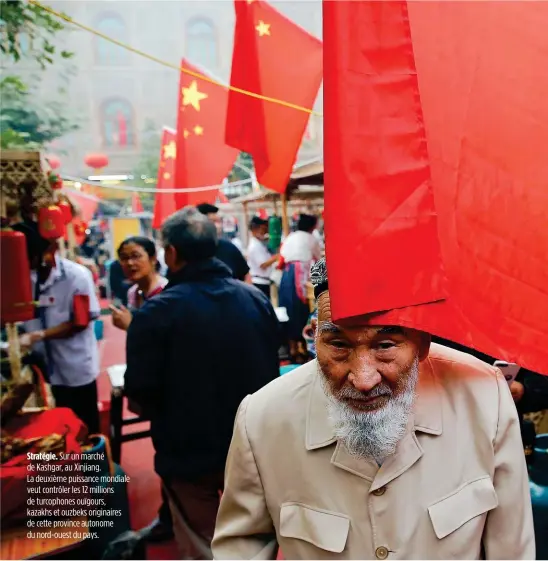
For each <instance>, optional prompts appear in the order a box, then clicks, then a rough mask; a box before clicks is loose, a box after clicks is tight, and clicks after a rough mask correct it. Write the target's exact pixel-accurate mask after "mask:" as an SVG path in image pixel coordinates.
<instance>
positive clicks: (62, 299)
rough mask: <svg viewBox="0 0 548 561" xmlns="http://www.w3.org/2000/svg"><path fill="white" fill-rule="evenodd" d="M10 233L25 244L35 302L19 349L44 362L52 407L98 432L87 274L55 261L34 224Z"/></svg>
mask: <svg viewBox="0 0 548 561" xmlns="http://www.w3.org/2000/svg"><path fill="white" fill-rule="evenodd" d="M13 229H14V230H18V231H20V232H22V233H23V234H24V235H25V237H26V238H27V253H28V257H29V261H30V265H31V269H32V271H31V280H32V287H33V292H34V296H35V298H34V299H35V300H36V301H37V308H36V318H35V319H34V320H31V321H28V322H25V324H24V327H25V331H26V334H25V335H24V336H23V337H22V343H23V344H24V345H26V346H31V347H32V348H33V350H35V351H37V352H39V353H40V354H41V355H42V356H44V357H45V360H46V363H47V367H48V378H49V382H50V384H51V389H52V393H53V396H54V398H55V403H56V405H57V406H58V407H69V408H70V409H72V410H73V411H74V413H75V414H76V415H77V416H78V417H80V419H82V421H84V423H86V425H87V426H88V430H89V432H90V433H96V432H99V411H98V407H97V381H96V379H97V377H98V376H99V353H98V348H97V340H96V339H95V334H94V330H93V320H94V319H96V318H97V317H99V314H100V312H101V308H100V306H99V301H98V300H97V295H96V293H95V286H94V284H93V278H92V275H91V272H90V271H89V270H88V269H86V268H85V267H83V266H82V265H78V264H77V263H75V262H73V261H69V260H68V259H63V258H61V257H59V256H56V255H55V254H54V252H53V250H52V248H53V247H54V245H52V244H51V242H50V241H48V240H45V239H44V238H42V237H41V236H40V234H39V231H38V226H37V225H36V223H34V222H24V223H21V224H16V225H14V226H13ZM53 243H55V242H53ZM46 256H47V258H46Z"/></svg>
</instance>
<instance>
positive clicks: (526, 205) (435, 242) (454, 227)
mask: <svg viewBox="0 0 548 561" xmlns="http://www.w3.org/2000/svg"><path fill="white" fill-rule="evenodd" d="M547 27H548V3H546V2H495V3H492V2H409V3H407V2H404V1H391V2H367V1H364V2H352V1H339V2H330V1H327V0H326V1H324V66H325V75H324V91H325V100H324V111H325V191H326V213H325V219H326V232H327V258H328V267H329V282H330V292H331V299H332V311H333V314H334V317H335V319H342V318H345V317H351V316H364V315H365V314H374V315H369V316H365V317H364V320H367V321H368V322H369V323H371V324H400V325H405V326H408V327H413V328H416V329H421V330H424V331H428V332H430V333H433V334H436V335H439V336H441V337H444V338H447V339H451V340H454V341H457V342H459V343H462V344H464V345H467V346H470V347H473V348H476V349H478V350H480V351H482V352H485V353H487V354H490V355H492V356H496V357H500V358H501V359H504V360H508V361H512V362H516V363H518V364H520V365H521V366H524V367H527V368H530V369H532V370H534V371H537V372H542V373H547V374H548V349H547V348H546V346H545V344H544V339H545V332H546V317H548V289H547V287H548V260H547V259H546V255H547V254H548V230H547V229H546V216H547V214H548V191H547V189H546V185H547V184H548V159H547V158H546V157H545V154H544V151H545V148H546V146H548V103H546V92H547V91H548V73H547V72H544V67H545V66H546V61H545V53H546V52H547V51H548V34H546V28H547ZM413 83H415V84H416V85H415V86H413ZM417 86H418V88H417ZM413 88H415V90H414V91H413ZM423 123H424V127H423ZM425 140H426V142H425ZM426 147H427V148H426ZM428 169H429V173H428ZM428 175H429V176H430V178H431V185H432V187H433V201H434V205H433V206H432V198H431V196H430V195H429V194H428V193H429V190H430V187H428V185H429V184H430V181H429V179H428ZM396 194H397V195H398V196H396ZM435 215H437V220H436V217H435ZM436 221H437V228H436V229H434V228H433V225H434V224H435V223H436ZM436 230H437V232H436ZM438 251H441V263H439V265H441V267H436V255H437V253H438ZM421 269H422V270H423V271H424V276H423V277H420V271H421ZM444 276H445V277H446V282H444V280H443V277H444ZM440 296H441V297H442V298H443V297H444V296H445V299H443V300H439V298H440ZM436 300H438V301H437V302H436ZM428 302H430V303H428ZM385 310H391V311H388V312H386V311H385Z"/></svg>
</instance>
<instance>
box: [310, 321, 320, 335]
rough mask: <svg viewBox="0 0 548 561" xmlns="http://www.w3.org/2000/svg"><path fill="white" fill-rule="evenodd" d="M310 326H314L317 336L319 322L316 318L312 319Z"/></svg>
mask: <svg viewBox="0 0 548 561" xmlns="http://www.w3.org/2000/svg"><path fill="white" fill-rule="evenodd" d="M310 325H311V326H312V329H313V331H314V336H316V329H318V320H317V319H316V318H312V319H311V320H310Z"/></svg>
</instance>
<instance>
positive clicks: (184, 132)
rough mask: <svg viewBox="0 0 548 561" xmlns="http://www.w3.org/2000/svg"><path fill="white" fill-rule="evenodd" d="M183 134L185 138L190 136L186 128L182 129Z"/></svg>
mask: <svg viewBox="0 0 548 561" xmlns="http://www.w3.org/2000/svg"><path fill="white" fill-rule="evenodd" d="M183 136H184V137H185V138H188V137H189V136H190V132H189V131H188V129H185V130H184V131H183Z"/></svg>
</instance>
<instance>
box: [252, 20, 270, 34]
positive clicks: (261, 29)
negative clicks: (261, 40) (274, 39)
mask: <svg viewBox="0 0 548 561" xmlns="http://www.w3.org/2000/svg"><path fill="white" fill-rule="evenodd" d="M255 29H256V30H257V32H258V33H259V37H262V36H263V35H270V24H269V23H265V22H264V21H263V20H262V19H260V20H259V25H256V26H255Z"/></svg>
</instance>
